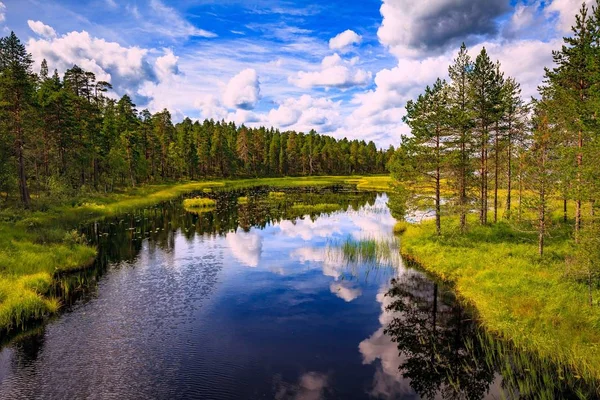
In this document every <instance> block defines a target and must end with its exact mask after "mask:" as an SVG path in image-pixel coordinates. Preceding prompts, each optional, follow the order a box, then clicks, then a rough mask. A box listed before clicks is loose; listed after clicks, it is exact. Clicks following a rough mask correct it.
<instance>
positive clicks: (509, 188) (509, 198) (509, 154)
mask: <svg viewBox="0 0 600 400" xmlns="http://www.w3.org/2000/svg"><path fill="white" fill-rule="evenodd" d="M511 135H512V133H511V126H510V125H509V127H508V151H507V157H508V171H507V173H506V181H507V182H506V190H507V193H506V218H508V219H510V207H511V201H512V194H511V191H512V137H511Z"/></svg>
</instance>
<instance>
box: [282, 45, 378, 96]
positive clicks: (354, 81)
mask: <svg viewBox="0 0 600 400" xmlns="http://www.w3.org/2000/svg"><path fill="white" fill-rule="evenodd" d="M357 61H358V59H357V58H353V59H351V60H344V59H342V58H341V57H340V56H339V54H337V53H335V54H333V55H331V56H327V57H325V58H323V61H322V62H321V68H320V70H319V71H311V72H305V71H300V72H298V74H297V75H296V76H291V77H290V78H289V82H290V83H293V84H294V85H296V86H298V87H301V88H304V89H309V88H312V87H325V88H341V89H343V88H350V87H352V86H365V85H367V84H368V83H369V82H370V81H371V73H370V72H367V71H365V70H363V69H360V68H356V67H355V64H356V62H357Z"/></svg>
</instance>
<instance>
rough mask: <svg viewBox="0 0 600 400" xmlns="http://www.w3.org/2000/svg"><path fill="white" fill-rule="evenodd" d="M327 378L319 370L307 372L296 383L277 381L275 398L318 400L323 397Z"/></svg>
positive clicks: (284, 399)
mask: <svg viewBox="0 0 600 400" xmlns="http://www.w3.org/2000/svg"><path fill="white" fill-rule="evenodd" d="M328 381H329V378H328V376H327V375H326V374H322V373H320V372H307V373H304V374H302V375H301V376H300V378H299V379H298V383H297V384H289V383H286V382H277V383H276V391H275V399H276V400H320V399H323V398H324V395H325V390H326V388H327V385H328Z"/></svg>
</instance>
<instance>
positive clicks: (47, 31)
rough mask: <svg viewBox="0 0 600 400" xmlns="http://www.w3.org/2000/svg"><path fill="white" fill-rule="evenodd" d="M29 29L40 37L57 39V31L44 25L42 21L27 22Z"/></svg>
mask: <svg viewBox="0 0 600 400" xmlns="http://www.w3.org/2000/svg"><path fill="white" fill-rule="evenodd" d="M27 25H29V28H30V29H31V30H32V31H34V32H35V33H37V34H38V35H40V36H43V37H45V38H54V37H56V31H55V30H54V28H52V27H51V26H48V25H46V24H44V23H43V22H42V21H32V20H27Z"/></svg>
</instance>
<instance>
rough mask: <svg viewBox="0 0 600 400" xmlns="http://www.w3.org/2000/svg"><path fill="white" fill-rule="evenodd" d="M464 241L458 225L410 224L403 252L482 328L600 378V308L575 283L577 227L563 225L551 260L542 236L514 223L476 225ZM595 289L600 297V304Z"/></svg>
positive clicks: (555, 233)
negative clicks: (448, 286) (542, 249)
mask: <svg viewBox="0 0 600 400" xmlns="http://www.w3.org/2000/svg"><path fill="white" fill-rule="evenodd" d="M470 222H471V223H470V229H469V232H468V233H467V234H465V235H459V234H457V233H456V232H458V230H459V228H458V220H457V219H455V218H453V217H449V218H444V219H443V223H444V225H443V231H444V234H443V235H442V236H441V237H437V236H436V235H435V225H434V222H433V221H426V222H423V223H422V224H420V225H409V224H404V223H402V226H400V227H399V229H398V230H397V231H398V233H400V234H401V235H402V236H401V248H402V250H401V252H402V254H403V256H404V257H405V258H406V259H410V260H412V261H415V262H416V263H418V264H419V265H421V266H422V267H423V268H425V269H426V270H428V271H430V272H432V273H434V274H435V275H437V276H439V277H440V278H442V279H443V280H445V281H448V282H452V283H453V284H454V285H455V287H456V291H457V293H458V294H459V296H461V297H462V298H464V299H465V300H466V301H467V302H469V303H471V304H473V305H474V306H475V308H476V309H477V311H478V313H479V315H480V318H481V321H482V323H483V324H484V325H485V326H486V327H487V328H488V329H490V330H492V331H493V332H496V333H498V334H499V335H501V336H502V337H504V338H506V339H508V340H511V341H513V342H514V343H515V345H517V346H518V347H522V348H525V349H527V350H530V351H535V352H539V354H540V355H541V356H543V357H548V358H550V359H554V360H556V361H558V362H561V363H566V364H569V365H571V366H572V367H573V368H574V369H575V371H576V374H577V375H578V376H583V377H589V378H595V379H600V307H598V306H594V307H590V306H589V305H588V292H587V290H588V288H587V286H586V285H585V284H583V283H578V282H575V281H573V280H572V279H568V277H567V273H568V271H567V264H566V262H565V259H566V258H567V256H568V255H569V254H571V253H572V250H573V248H572V241H571V240H570V232H571V229H572V227H571V225H570V224H569V225H561V224H559V223H557V224H556V225H555V227H554V228H553V230H552V234H551V235H550V237H549V238H548V240H547V248H546V256H545V257H544V258H543V259H542V258H540V257H539V256H538V255H537V241H536V236H535V233H528V232H526V231H525V230H521V229H519V228H518V227H515V226H511V225H509V224H508V223H507V222H500V223H498V224H494V225H490V226H485V227H482V226H479V225H477V223H476V221H475V218H473V220H472V221H470ZM599 292H600V291H599V290H597V289H595V293H594V297H595V298H596V299H598V298H600V297H599V295H600V293H599Z"/></svg>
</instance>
